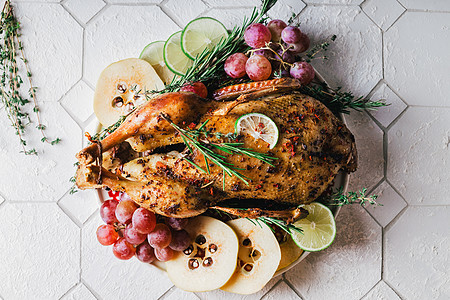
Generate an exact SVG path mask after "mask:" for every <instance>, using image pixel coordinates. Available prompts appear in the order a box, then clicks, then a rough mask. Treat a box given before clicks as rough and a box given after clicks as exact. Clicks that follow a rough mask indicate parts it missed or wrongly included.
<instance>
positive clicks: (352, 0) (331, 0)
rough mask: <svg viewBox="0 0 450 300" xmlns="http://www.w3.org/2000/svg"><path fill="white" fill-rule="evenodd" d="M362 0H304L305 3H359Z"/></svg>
mask: <svg viewBox="0 0 450 300" xmlns="http://www.w3.org/2000/svg"><path fill="white" fill-rule="evenodd" d="M363 1H364V0H305V2H306V3H307V4H343V5H360V4H361V3H362V2H363Z"/></svg>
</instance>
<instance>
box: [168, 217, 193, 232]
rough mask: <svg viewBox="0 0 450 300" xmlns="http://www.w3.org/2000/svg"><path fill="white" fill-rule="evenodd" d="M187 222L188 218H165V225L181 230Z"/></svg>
mask: <svg viewBox="0 0 450 300" xmlns="http://www.w3.org/2000/svg"><path fill="white" fill-rule="evenodd" d="M188 223H189V219H182V218H167V219H166V225H167V226H170V227H171V228H172V229H175V230H181V229H183V228H184V227H186V225H187V224H188Z"/></svg>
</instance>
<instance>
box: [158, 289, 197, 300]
mask: <svg viewBox="0 0 450 300" xmlns="http://www.w3.org/2000/svg"><path fill="white" fill-rule="evenodd" d="M199 299H200V298H199V297H198V296H197V295H196V294H194V293H191V292H185V291H183V290H180V289H179V288H177V287H175V286H174V287H173V288H172V291H171V292H170V294H169V295H168V296H166V297H164V300H199Z"/></svg>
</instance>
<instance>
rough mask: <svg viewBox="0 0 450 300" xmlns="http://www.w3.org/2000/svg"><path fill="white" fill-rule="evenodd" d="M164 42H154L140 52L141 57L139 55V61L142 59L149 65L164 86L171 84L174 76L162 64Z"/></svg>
mask: <svg viewBox="0 0 450 300" xmlns="http://www.w3.org/2000/svg"><path fill="white" fill-rule="evenodd" d="M165 43H166V42H164V41H156V42H153V43H150V44H148V45H147V46H145V48H144V50H142V52H141V55H139V58H140V59H143V60H145V61H147V62H148V63H150V64H151V65H152V67H153V69H155V71H156V73H157V74H158V75H159V77H160V78H161V79H162V81H163V82H164V84H165V85H168V84H169V83H171V82H172V79H173V77H174V76H175V74H174V73H173V72H172V71H170V69H169V68H168V67H167V66H166V63H165V62H164V54H163V51H164V44H165Z"/></svg>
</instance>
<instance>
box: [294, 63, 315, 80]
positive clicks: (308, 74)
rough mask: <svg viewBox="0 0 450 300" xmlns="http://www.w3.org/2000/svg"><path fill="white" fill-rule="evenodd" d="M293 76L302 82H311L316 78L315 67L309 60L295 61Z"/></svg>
mask: <svg viewBox="0 0 450 300" xmlns="http://www.w3.org/2000/svg"><path fill="white" fill-rule="evenodd" d="M290 74H291V76H292V77H294V78H297V79H298V80H300V83H301V84H309V83H310V82H311V81H312V80H313V79H314V75H315V74H314V68H313V67H312V66H311V65H310V64H308V63H307V62H304V61H303V62H295V63H294V65H293V66H292V67H291V70H290Z"/></svg>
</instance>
